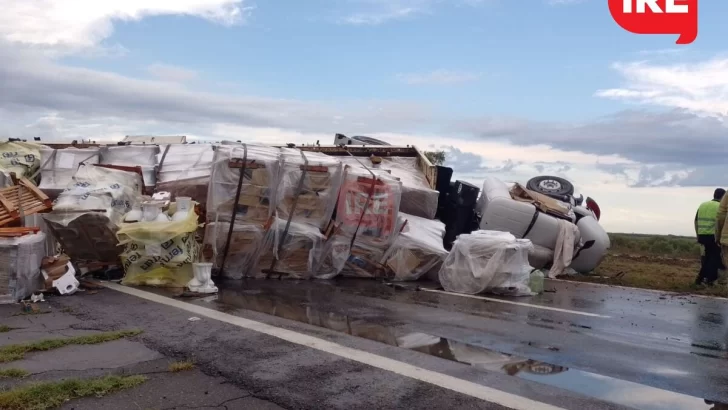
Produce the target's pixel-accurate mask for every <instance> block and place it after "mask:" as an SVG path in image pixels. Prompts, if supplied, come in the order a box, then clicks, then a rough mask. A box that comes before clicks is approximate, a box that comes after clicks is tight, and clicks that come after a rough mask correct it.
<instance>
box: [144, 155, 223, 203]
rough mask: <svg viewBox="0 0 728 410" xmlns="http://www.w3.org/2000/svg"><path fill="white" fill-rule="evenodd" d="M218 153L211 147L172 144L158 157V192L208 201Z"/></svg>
mask: <svg viewBox="0 0 728 410" xmlns="http://www.w3.org/2000/svg"><path fill="white" fill-rule="evenodd" d="M214 157H215V151H214V150H213V145H211V144H170V145H167V146H165V147H164V148H162V149H161V153H160V154H159V155H158V158H159V160H158V161H159V165H158V170H157V188H156V191H157V192H161V191H165V192H170V193H171V194H172V198H173V199H174V198H177V197H178V196H181V197H190V198H192V199H194V200H195V201H197V202H198V203H200V204H202V205H203V206H204V205H205V204H206V202H207V186H208V185H209V183H210V174H211V173H212V163H213V160H214Z"/></svg>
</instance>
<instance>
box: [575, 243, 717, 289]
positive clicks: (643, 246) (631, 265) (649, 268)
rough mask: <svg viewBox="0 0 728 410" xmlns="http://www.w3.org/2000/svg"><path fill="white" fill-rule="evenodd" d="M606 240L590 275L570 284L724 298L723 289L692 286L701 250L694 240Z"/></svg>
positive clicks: (576, 279) (698, 268) (579, 276)
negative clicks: (603, 255)
mask: <svg viewBox="0 0 728 410" xmlns="http://www.w3.org/2000/svg"><path fill="white" fill-rule="evenodd" d="M609 239H610V240H611V243H612V247H611V249H610V250H609V254H608V256H607V257H606V258H605V260H604V261H603V262H602V263H601V264H600V265H599V267H598V268H597V269H596V270H595V271H594V273H593V274H592V275H577V276H574V277H571V278H569V279H570V280H575V281H579V282H591V283H602V284H607V285H617V286H627V287H634V288H643V289H654V290H664V291H670V292H679V293H694V294H701V295H707V296H721V297H728V287H727V286H724V285H716V286H715V287H711V288H696V287H695V286H694V285H693V283H694V282H695V278H696V277H697V275H698V271H699V270H700V249H701V247H700V245H699V244H698V243H697V241H696V239H695V238H694V237H686V236H673V235H639V234H622V233H610V234H609Z"/></svg>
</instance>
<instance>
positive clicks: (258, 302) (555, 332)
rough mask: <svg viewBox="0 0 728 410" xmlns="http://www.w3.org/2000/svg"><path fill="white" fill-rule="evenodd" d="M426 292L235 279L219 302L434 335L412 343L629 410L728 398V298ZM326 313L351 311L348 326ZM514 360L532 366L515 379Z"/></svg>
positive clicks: (349, 283)
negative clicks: (475, 296)
mask: <svg viewBox="0 0 728 410" xmlns="http://www.w3.org/2000/svg"><path fill="white" fill-rule="evenodd" d="M417 288H420V290H418V289H417ZM421 288H424V289H435V288H437V286H436V285H435V284H426V283H425V284H417V285H411V284H409V285H391V284H390V286H388V285H386V284H382V283H381V282H375V281H367V280H339V281H336V282H314V281H304V282H290V281H285V280H283V281H276V280H271V281H248V282H246V283H244V284H239V283H233V284H226V286H225V287H224V288H223V290H222V291H221V293H220V295H219V298H218V302H216V303H218V304H219V305H220V306H227V307H230V306H234V307H238V308H241V309H245V310H253V311H258V312H261V313H265V314H269V315H275V316H278V317H282V318H286V319H289V320H296V321H299V322H303V323H308V324H313V325H315V326H323V327H328V328H329V329H334V330H338V331H340V332H344V333H349V334H351V335H354V336H357V337H364V338H367V339H370V340H376V341H378V342H380V343H386V344H388V345H393V346H398V347H404V348H409V347H408V346H407V340H408V337H409V338H410V339H412V338H414V339H415V340H417V338H418V337H419V339H420V340H422V339H423V338H424V339H426V338H428V337H429V343H430V344H429V346H427V347H425V348H423V346H421V345H422V344H423V342H418V343H419V344H418V345H417V346H415V347H414V349H415V350H417V351H423V352H425V353H426V354H430V355H433V356H436V357H439V358H444V359H447V360H451V361H455V362H459V363H464V364H469V365H472V366H474V367H476V368H478V369H482V370H483V371H486V372H490V373H498V374H503V375H506V376H507V375H512V376H513V377H517V378H520V379H526V380H530V381H535V382H537V383H539V384H545V385H547V386H552V387H556V388H559V389H564V390H567V391H571V392H574V393H577V394H581V395H584V396H587V397H592V398H596V399H599V400H604V401H607V402H610V403H614V404H619V405H624V406H628V407H634V408H643V409H653V408H654V409H675V410H678V409H685V410H688V409H690V410H692V409H711V408H713V406H712V405H710V404H706V402H705V401H706V400H707V401H709V402H728V368H727V367H726V364H727V363H726V360H727V359H728V352H727V350H726V344H727V343H728V325H727V324H726V319H727V318H728V301H726V300H722V299H712V298H704V297H697V296H689V295H677V294H671V293H660V292H652V291H642V290H636V289H625V288H615V287H607V286H596V285H591V284H580V283H574V282H565V281H547V285H546V290H547V291H548V292H546V293H544V294H542V295H540V296H536V297H526V298H508V297H501V298H498V297H492V296H491V297H492V298H494V299H502V300H505V301H516V302H519V303H523V304H529V305H533V306H520V305H513V304H505V303H499V302H496V301H490V300H480V299H471V298H466V297H462V296H459V295H450V294H442V293H435V292H427V291H423V290H421ZM539 306H542V307H550V308H557V309H563V310H564V311H554V310H544V309H540V308H538V307H539ZM584 314H590V315H593V316H585V315H584ZM322 315H329V316H331V315H339V316H341V317H345V318H346V321H347V322H348V328H347V329H342V326H341V325H340V324H339V323H334V324H331V323H323V324H322V323H321V322H320V321H317V320H316V319H315V317H316V316H318V317H320V316H322ZM402 340H404V341H402ZM443 346H444V348H445V349H444V350H445V351H442V350H443V349H442V348H443ZM494 355H495V356H499V355H500V356H503V355H505V356H508V357H510V360H503V359H500V360H496V359H493V357H494ZM514 363H515V364H516V365H519V364H520V366H521V367H525V370H521V371H517V372H515V374H513V370H512V367H513V366H512V365H513V364H514ZM509 365H510V366H511V368H509V367H508V366H509ZM516 367H518V366H516ZM534 367H535V369H534ZM548 369H551V370H550V371H549V370H548ZM544 373H547V374H544Z"/></svg>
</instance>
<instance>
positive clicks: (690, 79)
mask: <svg viewBox="0 0 728 410" xmlns="http://www.w3.org/2000/svg"><path fill="white" fill-rule="evenodd" d="M614 69H615V70H617V71H618V72H619V73H620V74H621V75H622V76H623V77H624V85H623V86H622V87H619V88H612V89H605V90H599V91H597V93H596V95H597V96H599V97H604V98H612V99H618V100H625V101H632V102H636V103H641V104H651V105H657V106H663V107H670V108H681V109H686V110H689V111H691V112H694V113H698V114H702V115H711V116H716V117H719V118H723V117H725V116H726V115H728V59H726V58H717V59H713V60H710V61H705V62H700V63H695V64H686V63H683V64H654V63H649V62H632V63H617V64H614Z"/></svg>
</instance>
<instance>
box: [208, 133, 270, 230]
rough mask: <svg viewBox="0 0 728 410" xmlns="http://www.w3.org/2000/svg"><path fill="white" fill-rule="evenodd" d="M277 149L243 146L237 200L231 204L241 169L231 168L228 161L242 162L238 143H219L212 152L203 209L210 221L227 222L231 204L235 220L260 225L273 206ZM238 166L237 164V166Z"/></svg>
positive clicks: (266, 219)
mask: <svg viewBox="0 0 728 410" xmlns="http://www.w3.org/2000/svg"><path fill="white" fill-rule="evenodd" d="M279 153H280V149H278V148H273V147H266V146H262V145H247V163H246V167H245V174H244V175H243V184H242V187H241V190H240V199H239V200H238V203H237V204H235V203H234V202H235V193H236V191H237V187H238V180H239V178H240V172H241V168H231V167H230V162H231V160H233V159H234V160H237V161H238V163H240V161H242V159H243V157H244V154H245V149H244V148H243V147H242V146H237V145H226V146H220V147H218V149H217V150H216V151H215V159H214V163H213V165H212V176H211V180H210V186H209V191H208V195H207V212H208V216H209V217H210V218H211V219H213V220H220V221H230V218H231V215H232V212H233V207H234V208H235V209H236V215H235V220H236V221H238V222H246V223H254V224H257V225H264V224H265V223H266V222H267V221H268V219H269V218H270V216H271V215H272V214H273V209H274V208H275V191H276V190H275V187H276V184H277V182H278V170H279V165H280V164H279ZM238 166H240V165H238Z"/></svg>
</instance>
